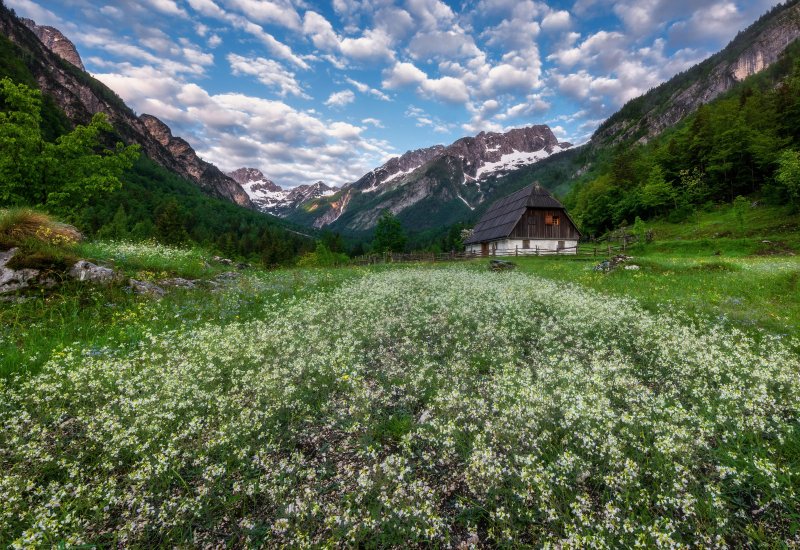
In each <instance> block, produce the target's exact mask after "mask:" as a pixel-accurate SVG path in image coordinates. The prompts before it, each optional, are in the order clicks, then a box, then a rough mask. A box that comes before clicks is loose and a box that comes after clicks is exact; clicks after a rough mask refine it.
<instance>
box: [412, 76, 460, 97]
mask: <svg viewBox="0 0 800 550" xmlns="http://www.w3.org/2000/svg"><path fill="white" fill-rule="evenodd" d="M420 88H421V89H422V90H423V91H424V92H425V93H426V94H427V95H429V96H432V97H434V98H436V99H439V100H441V101H444V102H446V103H465V102H467V101H468V100H469V91H468V90H467V86H466V84H464V82H462V81H461V80H459V79H457V78H453V77H452V76H444V77H442V78H435V79H430V78H429V79H427V80H425V81H423V82H422V83H420Z"/></svg>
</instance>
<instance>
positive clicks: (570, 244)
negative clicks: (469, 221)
mask: <svg viewBox="0 0 800 550" xmlns="http://www.w3.org/2000/svg"><path fill="white" fill-rule="evenodd" d="M522 244H523V243H522V239H503V240H502V241H494V242H491V243H489V254H490V255H491V254H492V250H496V251H497V253H498V254H515V253H516V254H519V255H520V256H522V255H528V254H532V255H533V254H536V247H537V246H538V247H539V254H555V253H556V252H555V251H556V249H557V248H558V241H557V240H546V239H531V240H530V246H531V247H530V248H522ZM577 245H578V241H577V240H564V248H565V250H562V251H560V252H559V254H575V253H576V249H575V247H576V246H577ZM466 250H467V252H473V253H475V254H480V253H481V245H480V243H478V244H470V245H468V246H467V249H466Z"/></svg>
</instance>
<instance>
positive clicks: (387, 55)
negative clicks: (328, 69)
mask: <svg viewBox="0 0 800 550" xmlns="http://www.w3.org/2000/svg"><path fill="white" fill-rule="evenodd" d="M339 49H340V50H341V52H342V54H344V55H345V56H347V57H350V58H352V59H356V60H359V61H368V60H375V59H385V60H391V59H393V58H394V51H393V50H392V48H391V38H390V37H389V35H387V34H386V33H384V32H383V31H382V30H380V29H370V30H368V31H366V32H365V33H364V35H363V36H361V37H359V38H344V39H342V41H341V42H340V43H339Z"/></svg>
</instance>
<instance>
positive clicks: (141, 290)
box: [128, 279, 167, 298]
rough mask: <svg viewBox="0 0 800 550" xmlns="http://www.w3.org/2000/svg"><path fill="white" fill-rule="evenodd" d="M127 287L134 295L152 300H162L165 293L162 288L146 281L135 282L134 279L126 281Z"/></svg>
mask: <svg viewBox="0 0 800 550" xmlns="http://www.w3.org/2000/svg"><path fill="white" fill-rule="evenodd" d="M128 287H129V288H131V289H132V290H133V291H134V292H135V293H136V294H141V295H142V296H150V297H152V298H163V297H164V295H165V294H166V293H167V292H166V291H165V290H164V289H163V288H161V287H160V286H158V285H156V284H153V283H148V282H147V281H137V280H136V279H130V280H129V281H128Z"/></svg>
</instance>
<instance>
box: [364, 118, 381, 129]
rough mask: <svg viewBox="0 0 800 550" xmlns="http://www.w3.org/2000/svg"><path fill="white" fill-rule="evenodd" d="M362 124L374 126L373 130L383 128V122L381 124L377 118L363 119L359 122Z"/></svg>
mask: <svg viewBox="0 0 800 550" xmlns="http://www.w3.org/2000/svg"><path fill="white" fill-rule="evenodd" d="M361 122H362V123H363V124H369V125H370V126H374V127H375V128H384V125H383V122H381V121H380V120H379V119H377V118H371V117H370V118H365V119H363V120H362V121H361Z"/></svg>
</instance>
